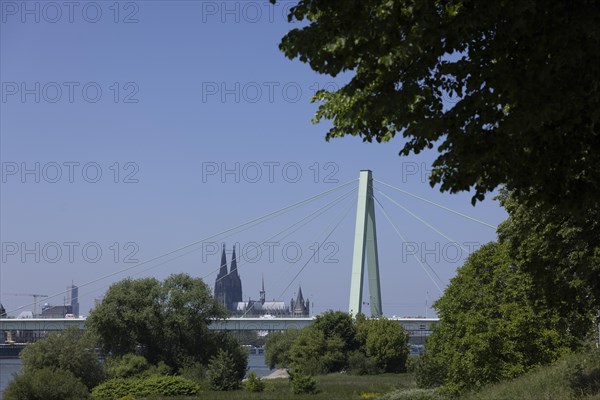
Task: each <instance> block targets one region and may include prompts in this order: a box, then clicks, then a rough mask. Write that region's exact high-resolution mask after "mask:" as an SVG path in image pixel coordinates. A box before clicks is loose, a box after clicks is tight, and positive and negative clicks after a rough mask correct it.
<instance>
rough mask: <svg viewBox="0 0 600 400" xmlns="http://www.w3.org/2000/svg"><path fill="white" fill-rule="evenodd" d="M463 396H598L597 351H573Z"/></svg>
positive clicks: (507, 399)
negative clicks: (549, 362)
mask: <svg viewBox="0 0 600 400" xmlns="http://www.w3.org/2000/svg"><path fill="white" fill-rule="evenodd" d="M463 399H464V400H513V399H519V400H572V399H581V400H600V352H599V351H598V350H594V351H589V352H586V353H583V354H572V355H570V356H567V357H565V358H563V359H561V360H559V361H558V362H556V363H554V364H552V365H549V366H545V367H539V368H537V369H535V370H533V371H531V372H529V373H527V374H525V375H523V376H521V377H519V378H516V379H513V380H511V381H508V382H501V383H497V384H494V385H489V386H487V387H485V388H483V389H482V390H481V391H479V392H477V393H472V394H468V395H466V396H464V397H463Z"/></svg>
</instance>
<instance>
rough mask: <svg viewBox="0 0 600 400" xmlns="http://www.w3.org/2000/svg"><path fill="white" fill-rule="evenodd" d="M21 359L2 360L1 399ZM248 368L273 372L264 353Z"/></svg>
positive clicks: (261, 373) (251, 357) (253, 356)
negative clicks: (266, 361) (267, 364)
mask: <svg viewBox="0 0 600 400" xmlns="http://www.w3.org/2000/svg"><path fill="white" fill-rule="evenodd" d="M20 367H21V361H20V360H18V359H15V360H0V399H2V397H3V396H2V394H3V393H4V389H6V386H8V384H9V383H10V381H12V380H13V376H14V374H15V373H17V372H19V368H20ZM248 369H249V370H250V371H254V372H255V373H256V375H258V376H266V375H269V374H270V373H271V370H270V369H269V367H267V366H266V365H265V356H264V355H262V354H260V355H259V354H250V355H249V356H248Z"/></svg>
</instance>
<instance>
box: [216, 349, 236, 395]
mask: <svg viewBox="0 0 600 400" xmlns="http://www.w3.org/2000/svg"><path fill="white" fill-rule="evenodd" d="M235 370H236V367H235V361H234V359H233V357H232V356H231V354H229V352H228V351H226V350H219V353H218V354H217V355H216V356H215V357H213V358H211V359H210V361H209V363H208V384H209V386H210V389H212V390H223V391H224V390H235V389H238V388H239V387H240V382H241V379H239V377H238V376H237V374H236V373H235Z"/></svg>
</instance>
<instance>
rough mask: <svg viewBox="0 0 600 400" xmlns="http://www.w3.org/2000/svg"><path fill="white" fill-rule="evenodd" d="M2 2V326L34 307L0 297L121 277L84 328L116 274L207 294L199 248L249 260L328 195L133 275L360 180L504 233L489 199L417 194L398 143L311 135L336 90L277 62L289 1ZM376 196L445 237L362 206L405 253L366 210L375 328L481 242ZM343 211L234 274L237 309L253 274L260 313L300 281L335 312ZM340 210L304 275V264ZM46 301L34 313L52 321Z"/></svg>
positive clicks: (415, 311) (427, 291) (422, 169)
mask: <svg viewBox="0 0 600 400" xmlns="http://www.w3.org/2000/svg"><path fill="white" fill-rule="evenodd" d="M0 4H1V6H2V8H1V11H2V16H1V18H2V19H1V24H0V46H1V48H0V80H1V81H2V93H1V95H2V98H1V99H0V107H1V109H0V130H1V132H0V133H1V137H0V157H1V161H2V183H1V194H0V200H1V218H0V219H1V221H0V233H1V242H2V260H1V262H2V264H1V271H0V298H1V301H2V303H3V304H4V305H5V307H6V308H7V309H8V310H16V309H18V308H19V307H21V306H24V305H27V304H28V303H30V302H31V299H30V298H29V297H19V296H12V295H8V294H6V293H40V294H48V295H54V294H58V293H60V292H62V291H64V290H65V288H66V286H67V285H69V284H70V283H71V282H74V283H75V284H77V285H83V284H85V283H87V282H91V281H94V280H97V279H99V278H101V277H103V276H107V275H110V274H113V273H115V272H117V271H119V270H122V269H124V268H129V267H132V268H131V269H130V270H129V271H128V272H127V273H123V274H116V275H113V276H111V277H108V278H106V279H100V280H98V281H97V282H95V283H90V284H88V285H85V286H83V287H81V289H80V297H81V299H80V303H81V310H82V314H84V315H85V314H87V312H88V310H89V308H90V307H91V306H92V304H93V301H94V298H96V297H100V296H101V295H102V293H103V292H104V291H105V290H106V288H107V287H108V286H109V285H110V283H111V282H114V281H115V280H118V279H121V278H123V277H125V276H128V275H131V276H132V277H135V278H137V277H142V276H155V277H157V278H159V279H162V278H164V277H166V276H167V275H169V274H171V273H177V272H187V273H190V274H192V275H194V276H201V277H205V279H206V281H207V283H209V285H210V286H211V288H212V286H213V283H214V279H215V277H216V274H214V273H213V271H215V270H216V269H217V268H218V264H219V261H220V256H219V255H218V254H214V248H215V247H214V246H215V245H217V246H220V244H221V243H222V242H225V243H227V249H228V251H229V250H231V246H232V245H233V244H234V243H239V246H240V247H241V248H245V249H248V250H251V249H253V248H254V243H261V242H264V241H266V240H268V238H270V237H271V236H273V235H275V234H276V233H277V232H279V231H280V230H282V229H284V228H286V227H287V226H290V225H292V224H294V223H295V222H297V221H299V220H300V219H301V218H303V217H304V216H306V215H308V214H310V213H311V212H313V211H315V210H317V209H318V208H319V207H321V206H324V205H325V204H327V203H328V202H330V201H332V200H334V199H335V198H336V195H335V194H332V195H330V196H327V197H325V198H323V199H321V200H319V201H315V202H313V203H311V204H309V205H307V206H306V207H303V208H302V209H298V210H295V211H293V212H291V213H286V214H285V215H282V216H280V217H277V218H273V219H272V220H269V221H267V222H265V223H264V224H261V225H258V226H256V227H254V228H252V229H251V230H246V231H244V232H240V233H237V234H235V235H232V236H229V237H227V238H224V239H223V238H222V237H217V238H214V239H211V240H209V241H207V243H205V244H204V245H201V244H200V245H197V246H195V247H193V248H191V249H192V250H196V251H194V252H191V253H189V254H186V255H183V256H180V257H178V258H176V259H171V258H172V257H167V258H166V259H165V260H164V261H167V262H165V263H163V264H162V265H156V264H157V262H154V263H149V264H145V265H142V266H140V267H134V266H135V265H136V264H135V263H134V262H131V261H132V260H136V259H137V260H139V261H143V260H147V259H152V258H154V257H157V256H160V255H162V254H165V253H168V252H171V251H173V250H175V249H178V248H180V247H182V246H184V245H187V244H188V243H192V242H196V241H201V240H203V239H204V238H207V237H210V236H211V235H214V234H217V233H219V232H222V231H224V230H226V229H228V228H231V227H234V226H236V225H239V224H241V223H243V222H246V221H249V220H252V219H254V218H257V217H260V216H262V215H265V214H268V213H269V212H272V211H275V210H278V209H281V208H283V207H285V206H287V205H290V204H293V203H295V202H297V201H300V200H302V199H305V198H308V197H311V196H314V195H317V194H319V193H321V192H324V191H327V190H330V189H333V188H335V187H337V186H338V185H341V184H343V183H346V182H349V181H352V180H354V179H356V178H358V174H359V170H360V169H371V170H373V173H374V176H375V178H376V179H378V180H381V181H384V182H387V183H389V184H391V185H394V186H397V187H400V188H402V189H404V190H406V191H409V192H411V193H414V194H416V195H419V196H422V197H424V198H426V199H428V200H430V201H433V202H436V203H439V204H443V205H444V206H446V207H449V208H451V209H454V210H457V211H459V212H462V213H465V214H468V215H471V216H473V217H475V218H477V219H480V220H483V221H485V222H487V223H489V224H491V225H497V224H498V223H499V222H501V221H502V220H503V219H504V218H505V212H504V211H503V210H502V209H501V208H500V207H499V205H498V203H497V202H495V201H493V200H492V199H491V196H490V199H487V200H486V201H485V202H483V203H480V204H478V205H477V206H476V207H472V206H471V204H470V196H469V194H467V193H465V194H459V195H450V194H441V193H440V192H439V191H438V189H435V188H434V189H432V188H431V187H430V186H429V184H428V183H427V179H426V176H427V169H428V168H429V165H430V163H431V161H432V160H433V159H434V156H435V153H433V152H429V153H424V154H421V155H419V156H411V157H409V158H400V157H399V156H398V151H399V149H400V148H401V145H402V139H401V138H396V139H394V140H392V141H391V142H390V143H386V144H365V143H362V141H361V140H360V139H359V138H353V137H352V138H350V137H349V138H343V139H337V140H333V141H331V142H329V143H327V142H325V140H324V136H325V132H326V131H327V129H328V122H324V123H321V124H319V125H313V124H311V122H310V121H311V119H312V117H313V116H314V114H315V111H316V109H317V105H316V104H311V103H310V97H311V94H312V93H314V91H315V90H316V89H317V88H323V87H335V86H339V85H341V84H342V83H343V82H344V80H345V79H347V78H348V76H343V77H338V78H335V79H333V78H331V77H327V76H320V75H317V74H315V73H314V72H312V71H311V70H310V68H309V67H308V66H307V65H305V64H303V63H301V62H299V61H297V60H295V61H290V60H288V59H286V58H285V57H284V56H283V54H282V53H281V52H280V51H279V50H278V43H279V41H280V39H281V37H282V36H283V35H284V34H285V32H287V31H288V30H289V29H291V28H292V27H294V26H295V24H288V23H287V21H286V18H284V14H285V11H284V10H285V9H287V8H288V7H289V5H291V4H292V3H291V2H283V3H282V4H280V5H278V6H277V7H276V8H275V9H272V8H271V7H272V6H270V5H268V2H267V1H257V2H253V1H244V2H237V1H225V2H222V1H216V2H215V1H136V2H119V3H115V2H113V1H96V2H74V3H72V6H71V7H72V9H70V8H68V7H67V6H65V5H64V4H63V3H62V2H57V3H53V2H36V1H27V2H10V1H4V0H3V1H1V2H0ZM94 21H95V22H94ZM236 168H237V170H236ZM25 170H31V171H33V172H30V173H26V172H24V171H25ZM224 170H226V171H234V172H230V173H225V174H223V171H224ZM235 171H237V172H235ZM99 173H100V175H98V174H99ZM257 173H260V175H257ZM298 174H300V175H298ZM380 188H381V190H382V191H383V192H384V193H385V194H387V195H388V196H390V197H392V198H393V199H394V200H395V201H396V202H398V203H400V204H402V205H403V206H404V207H406V208H408V209H410V210H411V211H412V212H413V213H415V214H417V215H419V216H420V217H421V218H423V219H425V220H426V221H428V222H429V223H430V224H431V225H432V226H434V227H435V228H436V229H437V230H439V231H442V232H443V233H444V234H445V236H446V237H443V236H442V235H440V234H439V233H436V232H435V231H434V230H432V229H430V228H429V227H427V226H425V225H423V224H422V223H421V222H419V221H418V220H417V219H415V218H414V217H412V216H411V215H410V214H408V213H406V212H405V211H403V210H402V209H400V208H399V207H397V206H396V205H394V204H393V203H392V202H391V201H389V200H388V199H387V198H385V197H384V196H383V195H379V194H378V195H377V196H378V199H379V200H380V201H381V204H382V205H383V206H384V207H385V210H386V212H387V213H388V215H389V216H390V218H391V219H392V221H393V222H394V224H395V225H396V226H397V228H398V229H399V230H400V231H401V233H402V235H403V236H404V237H405V239H406V242H408V243H402V241H401V240H400V239H399V237H398V236H397V235H396V233H395V231H394V228H393V227H392V226H391V225H390V224H389V223H388V221H387V220H386V218H385V217H384V215H382V213H381V211H380V210H377V213H378V214H377V222H378V234H379V237H378V239H379V251H380V265H381V279H382V296H383V309H384V313H385V314H386V315H390V316H391V315H424V314H425V308H426V307H425V304H426V301H427V299H428V302H429V304H431V302H432V301H433V300H435V299H436V298H437V297H438V296H439V290H438V288H437V287H436V285H435V284H434V283H433V281H432V280H431V279H430V278H429V277H428V275H427V274H426V273H425V272H424V270H423V269H422V267H421V266H420V265H419V263H418V262H417V261H416V259H415V257H413V255H412V254H413V253H416V254H415V255H416V256H417V257H419V258H420V259H421V260H422V261H425V262H427V264H428V265H429V266H430V267H431V268H432V269H433V270H435V273H437V274H438V276H439V277H440V279H441V282H439V283H438V286H440V287H441V288H442V289H443V286H444V285H445V284H447V282H448V281H449V279H450V278H451V277H452V276H454V274H455V271H456V268H458V267H460V265H461V264H462V262H463V261H464V258H465V257H466V255H467V252H465V251H464V249H462V248H461V247H460V246H462V247H465V248H473V247H476V246H477V244H483V243H486V242H488V241H491V240H494V238H495V232H494V230H493V229H490V228H489V227H486V226H484V225H481V224H478V223H475V222H473V221H471V220H468V219H466V218H463V217H460V216H458V215H456V214H452V213H449V212H446V211H443V210H441V209H440V208H437V207H434V206H432V205H431V204H428V203H425V202H422V201H420V200H418V199H415V198H411V197H409V196H406V195H403V194H402V193H400V192H397V191H394V190H392V189H389V188H385V187H380ZM336 193H338V194H337V195H340V194H342V193H345V191H338V192H336ZM351 201H352V202H354V201H355V195H352V196H351V199H350V198H348V199H345V200H344V201H343V202H341V203H340V204H339V205H337V206H336V207H334V208H333V209H331V210H329V211H328V212H326V213H324V214H323V216H322V217H320V218H318V219H316V220H315V221H313V222H311V223H308V224H307V225H306V226H305V227H304V228H302V229H300V230H298V231H297V232H295V233H293V234H292V235H290V236H288V237H286V238H284V239H282V240H279V241H278V242H277V243H276V244H272V245H271V247H270V248H271V249H272V250H271V253H270V254H269V251H263V253H262V255H260V256H257V255H250V254H249V255H248V258H253V260H252V261H253V262H244V261H240V273H241V276H242V282H243V294H244V298H248V297H252V298H257V297H258V291H259V288H260V281H261V275H263V274H264V276H265V285H266V290H267V298H269V299H271V298H276V299H281V300H285V301H289V299H290V298H291V297H293V296H294V295H295V292H296V291H297V288H298V285H299V284H301V285H302V290H303V293H304V295H305V296H306V297H309V298H310V299H311V301H312V302H313V310H314V311H315V312H322V311H324V310H327V309H341V310H346V309H347V307H348V295H349V286H350V268H351V254H352V245H353V235H354V216H355V208H348V207H351ZM347 210H349V211H347ZM343 213H346V217H345V218H344V219H343V220H342V221H341V222H340V224H339V226H338V227H337V228H336V230H335V231H334V232H333V233H331V235H330V236H329V237H328V239H327V240H326V241H325V243H324V244H323V248H322V249H321V251H320V256H321V257H320V258H319V260H318V262H314V261H313V262H307V260H308V259H309V256H310V255H311V254H312V253H311V251H314V248H315V247H314V246H315V245H314V243H317V242H319V240H321V239H322V238H323V237H324V236H325V235H327V234H328V233H329V231H328V226H330V224H332V223H333V224H334V225H335V224H336V223H337V219H336V218H337V217H338V215H339V214H343ZM448 238H450V239H451V240H449V239H448ZM275 241H277V240H275ZM454 241H456V242H457V243H459V244H460V246H458V245H456V244H454V243H453V242H454ZM472 243H476V244H475V245H473V244H472ZM326 246H327V247H326ZM84 249H85V251H84ZM117 249H118V251H117ZM284 249H285V250H284ZM298 249H299V250H300V252H301V254H302V255H301V256H297V255H296V253H297V251H298ZM97 250H100V251H101V252H102V254H101V256H97V255H96V252H97ZM58 251H60V252H61V254H59V253H58ZM459 253H460V254H459ZM179 255H180V253H175V254H174V256H179ZM326 256H328V257H326ZM36 257H37V258H39V260H36ZM228 258H229V259H230V255H229V256H228ZM325 258H327V261H330V262H325ZM153 266H154V268H152V269H151V270H145V269H147V268H148V267H153ZM425 267H426V268H427V266H425ZM300 271H301V272H300ZM430 274H432V276H433V273H432V272H431V271H430ZM296 275H298V276H297V277H296ZM295 277H296V278H295ZM63 297H64V295H60V294H59V295H57V296H56V297H54V298H52V299H49V300H47V301H48V302H49V303H51V304H62V302H63ZM24 309H31V307H30V306H29V307H25V308H24ZM15 312H16V313H18V311H15ZM427 312H428V315H432V314H433V313H432V311H431V310H429V311H427Z"/></svg>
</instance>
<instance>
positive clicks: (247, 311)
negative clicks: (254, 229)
mask: <svg viewBox="0 0 600 400" xmlns="http://www.w3.org/2000/svg"><path fill="white" fill-rule="evenodd" d="M265 294H266V292H265V282H264V279H263V282H262V289H261V291H260V298H259V300H258V301H255V300H252V299H248V301H243V300H242V280H241V278H240V274H239V272H238V268H237V258H236V255H235V246H233V254H232V256H231V269H230V270H229V271H228V270H227V257H226V255H225V244H223V251H222V253H221V266H220V268H219V275H217V279H216V280H215V299H216V300H218V301H219V302H220V303H222V304H223V305H224V306H225V307H226V308H227V310H228V311H229V313H230V314H231V315H232V316H242V317H257V316H258V317H260V316H273V317H308V316H309V312H310V302H309V301H308V299H307V300H304V296H303V295H302V288H299V289H298V295H297V296H296V299H295V300H294V299H292V300H291V301H290V303H289V304H285V302H283V301H275V300H273V301H266V298H265Z"/></svg>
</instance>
